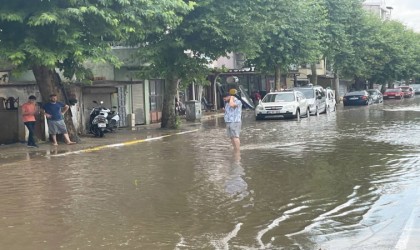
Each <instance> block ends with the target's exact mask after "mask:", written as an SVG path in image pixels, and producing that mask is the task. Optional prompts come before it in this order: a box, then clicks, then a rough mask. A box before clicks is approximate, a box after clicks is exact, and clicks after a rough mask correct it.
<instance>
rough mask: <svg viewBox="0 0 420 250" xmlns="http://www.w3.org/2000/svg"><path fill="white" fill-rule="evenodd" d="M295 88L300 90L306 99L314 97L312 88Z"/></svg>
mask: <svg viewBox="0 0 420 250" xmlns="http://www.w3.org/2000/svg"><path fill="white" fill-rule="evenodd" d="M296 90H299V91H300V92H302V93H303V95H304V96H305V97H306V99H311V98H314V97H315V95H314V90H313V89H305V88H302V89H296Z"/></svg>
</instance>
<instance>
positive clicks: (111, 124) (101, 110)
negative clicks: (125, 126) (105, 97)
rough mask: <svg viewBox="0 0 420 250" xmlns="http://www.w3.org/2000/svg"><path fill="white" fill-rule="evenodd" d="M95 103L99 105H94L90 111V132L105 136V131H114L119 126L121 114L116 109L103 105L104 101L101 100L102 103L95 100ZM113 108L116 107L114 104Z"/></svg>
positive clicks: (97, 135)
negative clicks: (112, 109)
mask: <svg viewBox="0 0 420 250" xmlns="http://www.w3.org/2000/svg"><path fill="white" fill-rule="evenodd" d="M93 103H95V104H97V105H98V106H96V107H94V108H93V109H92V111H91V112H90V119H89V124H90V129H89V132H90V133H92V134H93V135H95V136H96V137H103V136H104V133H105V132H113V131H114V130H115V129H117V128H118V125H117V124H118V121H119V120H120V116H119V115H118V113H117V112H116V111H111V110H109V109H107V108H105V107H103V103H104V102H103V101H101V102H100V105H99V104H98V102H97V101H93ZM113 108H116V107H115V106H114V107H113Z"/></svg>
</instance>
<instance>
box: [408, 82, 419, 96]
mask: <svg viewBox="0 0 420 250" xmlns="http://www.w3.org/2000/svg"><path fill="white" fill-rule="evenodd" d="M410 87H412V88H413V89H414V94H416V95H417V94H420V84H418V83H413V84H410Z"/></svg>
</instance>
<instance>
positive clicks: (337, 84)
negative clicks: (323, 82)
mask: <svg viewBox="0 0 420 250" xmlns="http://www.w3.org/2000/svg"><path fill="white" fill-rule="evenodd" d="M334 89H335V101H336V102H337V103H340V94H339V91H338V90H339V89H340V76H339V74H338V71H337V72H335V74H334Z"/></svg>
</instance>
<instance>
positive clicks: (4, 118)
mask: <svg viewBox="0 0 420 250" xmlns="http://www.w3.org/2000/svg"><path fill="white" fill-rule="evenodd" d="M0 120H1V122H0V144H10V143H15V142H19V141H20V140H22V141H23V139H24V136H23V135H24V128H23V124H22V125H21V126H20V125H19V118H18V110H0ZM20 135H21V136H20Z"/></svg>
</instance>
